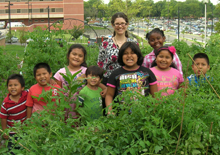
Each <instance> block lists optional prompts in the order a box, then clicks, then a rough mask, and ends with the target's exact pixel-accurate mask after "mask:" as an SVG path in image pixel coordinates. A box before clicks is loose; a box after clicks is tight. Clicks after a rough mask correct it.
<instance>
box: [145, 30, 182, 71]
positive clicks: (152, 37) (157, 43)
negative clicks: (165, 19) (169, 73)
mask: <svg viewBox="0 0 220 155" xmlns="http://www.w3.org/2000/svg"><path fill="white" fill-rule="evenodd" d="M146 39H147V40H148V43H149V44H150V46H151V47H152V48H153V49H154V50H153V51H152V52H151V53H149V54H148V55H146V56H145V58H144V62H143V64H142V66H144V67H147V68H151V67H152V66H151V64H152V62H153V61H154V59H155V58H156V56H155V51H156V50H157V49H159V48H160V47H162V46H163V44H164V42H165V40H166V37H165V35H164V32H163V31H162V30H160V29H159V28H155V29H153V30H152V31H150V32H148V33H147V34H146ZM173 63H174V64H175V65H176V66H177V70H179V71H180V73H181V74H182V75H183V72H182V64H181V61H180V59H179V57H178V55H177V53H175V54H174V56H173Z"/></svg>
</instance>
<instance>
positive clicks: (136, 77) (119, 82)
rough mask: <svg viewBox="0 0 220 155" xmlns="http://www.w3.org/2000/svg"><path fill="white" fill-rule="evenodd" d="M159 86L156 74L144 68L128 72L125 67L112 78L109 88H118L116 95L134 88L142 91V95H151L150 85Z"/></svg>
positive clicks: (119, 69) (113, 74) (108, 84)
mask: <svg viewBox="0 0 220 155" xmlns="http://www.w3.org/2000/svg"><path fill="white" fill-rule="evenodd" d="M154 84H157V80H156V77H155V75H154V73H153V72H152V71H151V70H150V69H148V68H145V67H143V66H140V67H139V68H138V69H137V70H132V71H128V70H125V69H124V68H123V67H120V68H118V69H116V70H115V71H114V72H113V73H112V74H111V76H110V78H109V80H108V83H107V86H109V87H113V88H116V95H119V94H121V93H122V92H123V91H125V90H128V89H133V88H139V89H142V90H143V91H142V95H145V96H147V95H149V92H150V89H149V86H150V85H154Z"/></svg>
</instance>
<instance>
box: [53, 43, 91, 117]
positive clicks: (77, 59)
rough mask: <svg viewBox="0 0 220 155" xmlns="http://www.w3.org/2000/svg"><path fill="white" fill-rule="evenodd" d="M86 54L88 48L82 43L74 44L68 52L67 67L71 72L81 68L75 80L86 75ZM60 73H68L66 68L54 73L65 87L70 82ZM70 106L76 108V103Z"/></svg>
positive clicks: (73, 72) (56, 78)
mask: <svg viewBox="0 0 220 155" xmlns="http://www.w3.org/2000/svg"><path fill="white" fill-rule="evenodd" d="M86 54H87V52H86V49H85V48H84V47H83V46H82V45H80V44H73V45H72V46H70V48H69V51H68V53H67V61H68V66H67V68H68V69H69V71H70V72H71V74H72V75H73V74H75V73H76V72H78V71H80V70H81V72H80V73H79V74H77V75H76V77H75V79H74V80H76V79H77V78H79V77H84V76H85V72H86V69H87V65H86V61H85V57H86ZM60 73H63V74H66V69H65V68H61V69H60V70H58V71H57V72H56V74H55V75H54V78H55V81H56V82H57V84H58V85H60V87H61V88H63V86H64V85H66V86H68V83H67V81H66V80H65V79H64V78H63V76H62V75H60ZM70 106H71V107H72V109H75V107H76V105H75V104H70ZM70 114H71V115H72V116H75V115H76V113H75V112H70ZM66 117H68V116H66Z"/></svg>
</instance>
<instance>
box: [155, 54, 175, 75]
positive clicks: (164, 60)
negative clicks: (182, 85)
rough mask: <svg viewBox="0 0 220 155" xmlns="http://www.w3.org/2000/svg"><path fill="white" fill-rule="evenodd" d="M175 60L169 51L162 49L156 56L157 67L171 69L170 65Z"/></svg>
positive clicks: (164, 69)
mask: <svg viewBox="0 0 220 155" xmlns="http://www.w3.org/2000/svg"><path fill="white" fill-rule="evenodd" d="M172 62H173V58H172V56H171V54H170V52H169V51H167V50H161V51H160V53H159V54H158V55H157V57H156V63H157V69H158V70H163V71H167V70H169V69H170V65H171V64H172Z"/></svg>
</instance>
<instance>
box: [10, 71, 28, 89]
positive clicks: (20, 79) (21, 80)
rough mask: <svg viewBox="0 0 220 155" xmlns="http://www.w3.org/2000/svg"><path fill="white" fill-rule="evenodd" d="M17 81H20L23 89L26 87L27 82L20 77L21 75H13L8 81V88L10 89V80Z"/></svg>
mask: <svg viewBox="0 0 220 155" xmlns="http://www.w3.org/2000/svg"><path fill="white" fill-rule="evenodd" d="M15 79H16V80H18V81H19V83H20V84H21V87H24V86H25V81H24V78H23V76H22V75H20V74H12V75H10V76H9V77H8V79H7V87H8V83H9V81H10V80H15Z"/></svg>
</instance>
